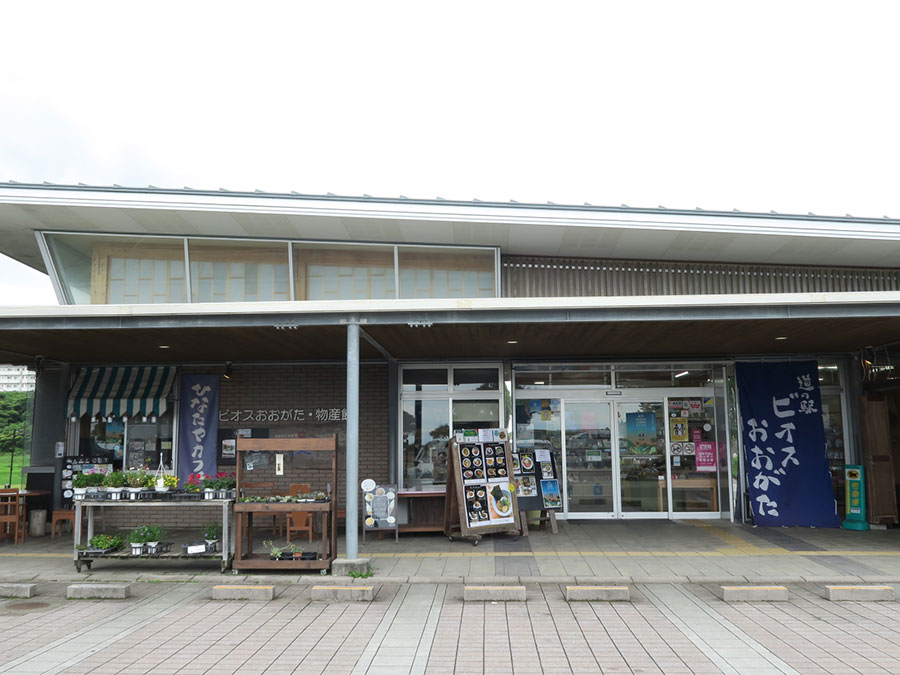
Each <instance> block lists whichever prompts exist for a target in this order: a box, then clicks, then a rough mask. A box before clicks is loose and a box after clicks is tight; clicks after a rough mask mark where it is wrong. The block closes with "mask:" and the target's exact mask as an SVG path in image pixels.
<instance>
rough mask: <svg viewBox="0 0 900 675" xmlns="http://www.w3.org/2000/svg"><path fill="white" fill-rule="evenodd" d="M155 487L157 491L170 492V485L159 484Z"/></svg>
mask: <svg viewBox="0 0 900 675" xmlns="http://www.w3.org/2000/svg"><path fill="white" fill-rule="evenodd" d="M154 489H155V490H156V491H157V492H168V491H169V486H168V485H162V486H160V485H157V486H156V487H155V488H154Z"/></svg>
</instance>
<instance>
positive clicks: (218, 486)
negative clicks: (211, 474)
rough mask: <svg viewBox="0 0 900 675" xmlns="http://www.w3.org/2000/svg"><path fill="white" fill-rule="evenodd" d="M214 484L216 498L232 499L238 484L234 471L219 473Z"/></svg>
mask: <svg viewBox="0 0 900 675" xmlns="http://www.w3.org/2000/svg"><path fill="white" fill-rule="evenodd" d="M214 485H215V490H216V499H231V498H233V497H234V494H233V492H232V491H233V490H234V488H235V486H236V481H235V477H234V474H233V473H224V472H221V473H217V474H216V479H215V481H214Z"/></svg>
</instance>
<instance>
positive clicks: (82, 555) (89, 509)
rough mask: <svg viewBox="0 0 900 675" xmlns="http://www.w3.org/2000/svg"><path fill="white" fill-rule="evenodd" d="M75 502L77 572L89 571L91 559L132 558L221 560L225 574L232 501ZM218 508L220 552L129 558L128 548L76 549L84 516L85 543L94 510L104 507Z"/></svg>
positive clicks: (91, 531)
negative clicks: (85, 521)
mask: <svg viewBox="0 0 900 675" xmlns="http://www.w3.org/2000/svg"><path fill="white" fill-rule="evenodd" d="M74 503H75V526H74V528H73V530H74V537H73V539H74V551H75V552H74V554H73V556H74V562H75V569H76V570H77V571H78V572H80V571H81V568H82V566H85V567H87V568H88V569H91V564H92V563H93V561H94V560H96V559H100V558H117V559H132V560H146V559H148V558H149V559H152V560H175V559H180V560H185V559H198V560H203V559H206V560H216V559H217V558H221V571H222V572H224V571H225V570H227V569H228V567H229V566H230V565H231V557H232V553H233V549H232V546H231V535H230V534H229V529H230V525H231V508H232V505H233V504H234V500H233V499H185V500H175V499H168V500H163V499H159V500H157V499H141V500H137V501H135V500H131V499H119V500H110V499H103V500H99V499H98V500H94V499H76V500H74ZM213 505H219V506H221V507H222V540H221V545H222V551H221V553H214V552H211V553H192V554H186V553H184V552H183V551H182V550H181V549H176V550H174V551H170V552H168V553H160V554H158V555H155V554H154V555H149V554H143V555H132V554H131V552H130V551H129V549H128V548H127V547H126V548H124V549H120V550H118V551H113V552H111V553H102V554H100V553H91V552H88V551H83V550H79V548H78V547H79V546H80V545H81V522H82V518H83V517H84V515H87V541H90V540H91V539H93V537H94V510H95V509H96V508H97V507H102V508H107V509H115V508H132V509H161V508H186V509H190V508H192V507H196V506H213Z"/></svg>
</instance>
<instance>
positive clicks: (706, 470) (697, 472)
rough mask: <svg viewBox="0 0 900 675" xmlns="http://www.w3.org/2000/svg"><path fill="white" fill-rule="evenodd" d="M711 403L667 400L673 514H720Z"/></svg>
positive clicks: (696, 399)
mask: <svg viewBox="0 0 900 675" xmlns="http://www.w3.org/2000/svg"><path fill="white" fill-rule="evenodd" d="M714 401H715V399H714V398H713V397H711V396H710V397H706V396H689V397H687V396H686V397H681V396H678V397H670V398H668V399H667V405H668V410H669V415H668V424H669V457H670V462H671V476H672V510H673V511H675V512H676V513H684V512H693V511H719V480H718V476H719V446H718V443H717V439H716V412H715V405H714Z"/></svg>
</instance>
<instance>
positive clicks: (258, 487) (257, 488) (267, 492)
mask: <svg viewBox="0 0 900 675" xmlns="http://www.w3.org/2000/svg"><path fill="white" fill-rule="evenodd" d="M241 489H242V491H243V492H244V496H247V490H252V491H253V492H255V493H256V494H254V495H252V496H254V497H272V496H274V495H275V483H274V482H273V481H262V482H259V483H244V484H243V485H242V486H241ZM278 522H279V519H278V514H277V513H276V514H274V515H273V516H272V534H273V535H275V534H278V532H277V529H278ZM243 534H244V533H243V532H242V533H241V535H242V536H243Z"/></svg>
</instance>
